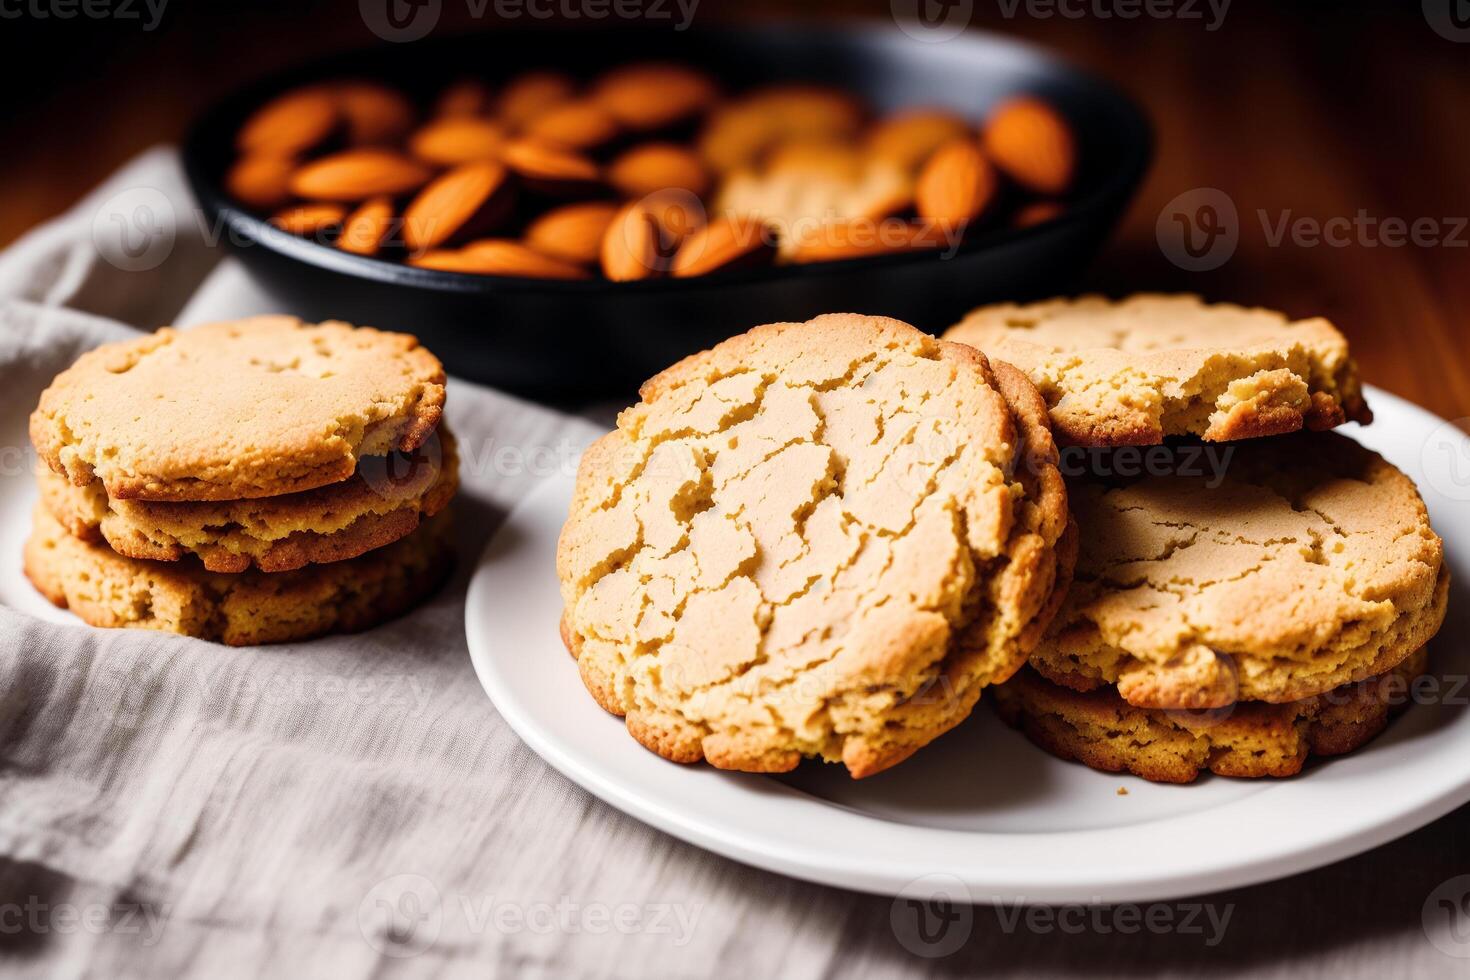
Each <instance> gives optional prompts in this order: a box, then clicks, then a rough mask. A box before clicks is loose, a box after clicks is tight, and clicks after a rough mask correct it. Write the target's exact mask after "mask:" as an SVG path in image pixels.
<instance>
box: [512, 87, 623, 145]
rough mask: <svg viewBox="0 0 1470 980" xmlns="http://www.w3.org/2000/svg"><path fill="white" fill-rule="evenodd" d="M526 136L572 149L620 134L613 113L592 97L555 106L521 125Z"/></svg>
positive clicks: (600, 143) (599, 142)
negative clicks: (592, 99)
mask: <svg viewBox="0 0 1470 980" xmlns="http://www.w3.org/2000/svg"><path fill="white" fill-rule="evenodd" d="M522 130H523V132H524V133H525V135H526V136H529V137H530V138H532V139H538V140H541V141H543V142H546V143H554V144H556V145H557V146H563V147H566V148H567V149H569V150H590V149H592V148H594V147H598V146H601V145H602V144H604V143H606V142H607V141H608V140H610V139H612V138H613V137H614V136H616V135H618V130H619V126H618V121H617V120H616V119H614V118H613V115H612V113H610V112H608V111H607V110H606V109H604V108H603V107H602V106H600V105H598V104H597V103H596V102H593V101H591V100H590V99H579V100H576V101H573V102H563V103H562V104H560V105H556V106H552V107H551V108H549V109H547V110H546V111H545V112H543V113H541V114H540V115H538V116H535V117H533V118H532V119H530V120H527V122H526V123H525V124H524V126H523V127H522Z"/></svg>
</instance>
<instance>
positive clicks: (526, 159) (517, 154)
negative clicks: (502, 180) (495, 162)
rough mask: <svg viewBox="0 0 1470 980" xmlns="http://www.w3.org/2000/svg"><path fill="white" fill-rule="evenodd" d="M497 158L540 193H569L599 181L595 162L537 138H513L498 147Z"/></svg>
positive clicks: (590, 186)
mask: <svg viewBox="0 0 1470 980" xmlns="http://www.w3.org/2000/svg"><path fill="white" fill-rule="evenodd" d="M500 159H501V160H502V161H504V163H505V165H506V166H507V167H509V168H510V169H512V170H514V171H515V172H516V174H518V175H519V176H520V177H521V178H522V180H523V181H524V182H525V184H526V186H527V187H529V188H531V189H532V190H535V191H539V192H541V193H543V194H552V195H556V196H564V197H571V196H577V195H580V194H584V193H586V192H588V191H590V190H594V189H596V188H597V187H598V185H599V178H600V175H601V173H600V171H599V170H598V168H597V164H595V163H593V162H592V161H591V160H590V159H589V158H587V157H585V156H583V155H582V154H580V153H576V152H574V151H572V150H567V149H563V148H561V147H559V146H552V145H550V144H548V143H543V142H541V141H539V140H533V139H526V138H522V139H517V140H512V141H511V142H509V143H507V144H506V145H505V149H503V150H501V151H500Z"/></svg>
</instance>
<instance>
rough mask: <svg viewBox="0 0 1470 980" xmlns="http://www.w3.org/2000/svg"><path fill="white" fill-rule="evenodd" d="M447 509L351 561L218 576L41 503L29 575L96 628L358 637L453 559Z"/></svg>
mask: <svg viewBox="0 0 1470 980" xmlns="http://www.w3.org/2000/svg"><path fill="white" fill-rule="evenodd" d="M447 517H448V515H447V514H441V515H440V516H438V517H435V518H434V519H432V520H430V521H427V522H425V523H424V524H423V526H421V527H420V528H419V529H418V530H416V531H415V532H414V533H412V534H410V535H409V536H408V537H406V538H403V539H401V540H399V541H396V542H394V543H393V544H390V545H388V546H387V547H386V548H380V549H378V550H376V551H372V552H369V553H368V554H366V555H363V556H361V557H360V558H354V559H352V560H351V561H342V562H335V563H333V564H330V565H313V566H311V567H309V568H303V569H300V570H299V571H294V572H282V573H280V574H276V575H272V574H265V573H261V572H253V571H252V572H242V573H240V574H238V575H219V574H215V573H213V572H207V571H205V570H203V569H202V568H200V567H199V566H198V564H197V563H195V562H194V561H192V560H190V561H183V562H178V563H164V562H151V561H142V560H139V559H136V558H126V557H123V556H122V555H119V554H116V553H115V552H113V551H112V550H111V549H109V548H107V547H106V546H104V545H100V544H89V543H87V542H85V541H82V540H80V539H79V538H77V537H74V536H73V535H71V534H69V533H68V532H67V531H66V529H65V528H63V527H62V526H61V525H60V524H59V523H57V521H56V519H55V518H53V517H52V516H51V514H50V512H49V511H47V510H46V509H45V508H44V507H40V506H38V507H37V508H36V511H35V515H34V524H33V527H32V530H31V537H30V539H29V540H27V542H26V546H25V573H26V576H27V577H28V578H29V579H30V580H31V582H32V583H33V584H34V585H35V586H36V588H37V589H38V590H39V591H40V592H41V594H42V595H44V596H45V597H46V598H47V599H49V600H50V601H51V602H53V603H54V604H56V605H57V606H60V607H62V608H68V609H70V610H71V611H72V612H74V613H75V614H76V615H77V616H78V617H80V618H81V619H82V621H83V622H86V623H88V624H90V625H92V626H104V627H130V628H136V629H152V630H161V631H163V632H167V633H181V634H184V635H186V636H194V637H199V638H201V639H205V640H215V641H218V642H221V643H227V644H229V645H231V646H249V645H253V644H257V643H284V642H288V641H291V640H303V639H308V638H310V637H314V636H320V635H322V634H324V633H350V632H355V631H358V630H363V629H367V628H369V627H371V626H376V625H377V624H379V623H382V622H384V621H385V620H388V619H392V618H393V617H395V616H398V615H400V614H402V613H404V612H406V611H407V610H409V609H410V608H412V607H413V606H414V605H416V604H417V603H418V602H419V601H420V600H422V599H423V598H424V597H426V596H427V595H429V594H430V593H431V592H433V591H434V590H435V589H436V588H438V587H439V585H440V584H441V583H442V582H443V581H444V579H445V577H446V576H447V574H448V572H449V568H450V565H451V552H450V548H449V544H448V536H447V531H448V524H447V522H446V519H447Z"/></svg>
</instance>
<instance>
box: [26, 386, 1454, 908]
mask: <svg viewBox="0 0 1470 980" xmlns="http://www.w3.org/2000/svg"><path fill="white" fill-rule="evenodd" d="M1370 398H1371V400H1372V404H1373V407H1374V409H1375V411H1376V412H1377V414H1378V421H1377V422H1376V423H1375V424H1374V425H1373V426H1371V427H1369V428H1366V429H1362V430H1361V431H1358V430H1357V429H1356V427H1352V429H1353V432H1352V434H1353V435H1354V436H1356V437H1358V438H1360V439H1361V440H1362V441H1363V442H1364V443H1366V444H1368V445H1370V446H1372V447H1373V448H1375V449H1377V450H1379V451H1380V452H1382V453H1384V454H1385V455H1386V456H1387V457H1388V458H1389V459H1391V460H1392V461H1393V462H1394V463H1395V464H1397V465H1398V466H1399V467H1401V468H1402V469H1404V470H1405V471H1406V472H1408V473H1409V474H1410V475H1411V476H1412V477H1413V478H1414V479H1415V480H1416V481H1417V482H1419V484H1420V486H1421V489H1422V491H1423V493H1424V496H1425V498H1426V500H1427V502H1428V503H1429V506H1430V510H1431V512H1432V516H1433V520H1434V524H1435V527H1436V528H1437V529H1438V530H1439V532H1440V534H1441V535H1443V536H1444V538H1445V540H1446V542H1447V545H1448V547H1447V551H1448V555H1449V560H1450V561H1451V563H1452V565H1453V572H1454V575H1455V577H1456V580H1457V581H1458V582H1467V581H1470V568H1467V567H1466V565H1467V561H1470V508H1467V507H1466V506H1465V501H1467V500H1470V440H1467V439H1466V438H1465V437H1464V436H1463V435H1462V434H1460V433H1459V431H1458V430H1456V429H1454V428H1453V427H1449V426H1447V425H1445V424H1444V423H1442V422H1441V421H1440V420H1439V419H1437V418H1435V417H1434V416H1432V415H1430V414H1428V413H1426V412H1424V411H1423V410H1421V409H1418V408H1416V407H1414V406H1413V405H1410V404H1409V403H1407V402H1405V401H1403V400H1401V399H1398V398H1395V397H1393V396H1391V395H1388V394H1386V393H1384V392H1378V391H1375V392H1370ZM1457 467H1458V469H1457ZM31 486H32V481H31V480H30V479H29V478H19V479H11V478H6V479H4V480H3V481H0V554H5V555H8V556H11V558H10V560H7V561H5V562H4V563H0V567H3V569H4V571H3V574H0V601H4V602H5V603H7V604H9V605H12V606H17V607H20V608H22V609H25V610H27V611H31V612H35V613H37V614H39V615H42V616H45V617H47V618H48V619H57V620H61V621H68V620H69V617H67V616H66V614H64V613H60V612H58V611H56V610H54V609H52V608H51V606H50V605H49V604H48V603H46V602H45V601H44V600H42V599H40V597H39V596H37V595H36V594H35V593H34V592H33V591H32V590H31V589H30V587H29V585H28V584H27V583H26V582H25V580H24V578H23V577H22V576H20V575H19V572H18V568H17V566H18V564H19V563H18V562H17V561H15V560H14V556H15V555H17V554H18V551H19V547H20V543H21V540H22V538H23V537H24V533H25V528H26V526H27V524H28V509H29V504H30V500H31V499H33V498H32V491H31V490H30V487H31ZM570 493H571V479H570V477H560V478H556V479H552V480H549V481H548V482H546V483H544V484H542V485H541V486H540V487H539V488H538V489H537V490H536V492H534V493H533V494H532V495H530V496H529V497H528V498H527V499H525V500H524V501H523V502H522V503H521V505H520V506H518V507H517V508H516V509H515V510H514V512H513V513H512V514H511V515H510V516H509V518H508V519H507V521H506V523H505V525H504V526H503V527H502V528H501V529H500V531H499V532H498V533H497V534H496V536H495V537H494V539H493V540H492V541H491V542H490V544H489V546H488V548H487V549H486V552H485V554H484V556H483V558H482V559H481V562H480V565H479V568H478V570H477V571H476V573H475V575H474V578H473V580H472V582H471V584H470V587H469V594H468V601H467V622H466V631H467V636H468V641H469V648H470V652H471V656H472V658H473V661H474V665H475V669H476V671H477V672H478V674H479V677H480V680H481V682H482V683H483V684H484V686H485V689H486V691H487V692H489V694H490V697H491V698H492V699H493V700H494V702H495V705H496V707H497V708H498V709H499V711H500V713H501V714H502V715H503V716H504V717H505V719H506V720H507V721H508V722H509V723H510V724H511V725H512V726H513V727H514V729H515V730H516V731H517V732H518V733H519V735H520V736H521V737H522V738H523V739H524V740H525V741H526V742H527V743H528V744H529V745H530V746H531V747H532V748H533V749H534V750H535V751H536V752H538V753H539V754H540V755H541V756H542V757H543V758H545V759H546V760H547V761H548V762H549V763H551V764H552V765H553V766H555V767H556V768H557V769H559V770H560V771H561V772H563V773H564V774H566V775H567V776H568V777H570V778H571V779H573V780H575V781H576V782H578V783H580V784H581V785H582V786H584V787H586V788H587V789H588V790H590V791H591V792H592V793H594V794H596V795H597V796H599V797H601V798H602V799H604V800H606V801H607V802H609V803H610V804H612V805H613V806H616V807H618V808H619V809H621V810H624V811H626V812H628V813H630V814H632V815H633V816H635V817H638V818H639V819H641V820H643V821H645V822H647V823H649V824H652V825H653V826H655V827H658V828H660V829H662V830H665V831H667V832H668V833H671V834H673V835H675V836H677V837H680V838H683V839H685V840H687V841H690V842H692V843H694V844H697V845H699V846H702V847H705V848H708V849H710V850H712V851H715V852H717V853H719V854H723V855H726V856H728V857H731V858H734V859H736V860H739V861H744V862H746V863H749V864H752V865H757V866H760V867H763V868H767V869H770V870H774V871H778V872H782V873H785V874H790V875H794V876H797V877H800V878H806V879H810V880H814V881H819V882H824V883H828V884H832V885H839V886H845V887H851V888H857V889H862V890H865V891H872V892H880V893H889V894H896V893H898V892H900V891H902V892H904V893H905V894H909V895H917V894H920V893H929V894H943V895H945V896H946V897H951V898H952V897H954V896H955V893H956V890H961V894H963V895H964V896H965V897H968V898H969V899H971V900H973V901H976V902H1014V901H1046V902H1062V901H1084V902H1096V901H1140V900H1153V899H1162V898H1168V897H1174V896H1178V895H1183V894H1191V893H1200V892H1206V891H1212V890H1217V889H1221V888H1226V887H1232V886H1237V885H1243V884H1247V883H1251V882H1257V881H1262V880H1266V879H1270V878H1276V877H1280V876H1283V875H1287V874H1291V873H1294V872H1297V871H1301V870H1303V869H1306V868H1310V867H1314V866H1317V865H1321V864H1324V863H1326V862H1329V861H1332V860H1334V859H1337V858H1341V857H1344V856H1347V855H1350V854H1354V853H1357V852H1359V851H1362V850H1364V849H1367V848H1370V847H1373V846H1375V845H1377V844H1380V843H1382V842H1384V841H1387V840H1389V839H1391V838H1393V837H1395V836H1398V835H1400V834H1403V833H1407V832H1408V831H1410V830H1413V829H1415V828H1416V827H1419V826H1421V825H1422V824H1424V823H1426V822H1428V821H1430V820H1432V819H1434V818H1435V817H1437V816H1439V815H1440V814H1443V813H1445V812H1447V811H1448V810H1450V809H1452V808H1453V807H1455V806H1457V805H1459V804H1461V803H1463V802H1465V801H1466V800H1470V766H1467V765H1466V762H1465V760H1466V759H1467V758H1470V711H1466V710H1465V708H1464V707H1463V706H1462V704H1451V703H1444V699H1441V701H1440V703H1433V704H1420V705H1415V706H1414V707H1412V708H1411V709H1410V710H1409V711H1408V713H1407V714H1405V715H1404V716H1403V717H1402V718H1400V719H1399V720H1398V721H1397V722H1395V723H1394V725H1393V726H1392V727H1391V728H1390V730H1389V731H1388V732H1387V733H1385V735H1384V736H1383V737H1381V738H1379V739H1378V740H1376V741H1375V742H1373V743H1371V744H1370V745H1369V746H1367V747H1366V748H1365V749H1363V750H1361V751H1359V752H1357V753H1354V754H1352V755H1349V756H1346V757H1343V758H1341V759H1336V760H1330V761H1327V762H1323V763H1320V764H1316V765H1313V766H1311V768H1310V769H1309V770H1308V771H1307V772H1305V773H1303V774H1302V775H1301V776H1299V777H1297V778H1294V779H1290V780H1283V781H1264V780H1262V781H1243V780H1228V779H1221V778H1213V777H1208V776H1206V777H1203V778H1201V780H1200V781H1199V782H1197V783H1195V784H1193V785H1190V786H1159V785H1153V784H1150V783H1146V782H1144V781H1143V780H1139V779H1134V778H1131V777H1127V776H1114V775H1107V774H1102V773H1097V772H1093V771H1091V770H1089V769H1087V768H1085V767H1083V766H1080V765H1076V764H1071V763H1066V762H1062V761H1059V760H1057V759H1054V758H1052V757H1051V756H1049V755H1047V754H1045V753H1043V752H1041V751H1040V750H1038V749H1036V748H1034V747H1032V746H1031V745H1030V744H1029V743H1028V742H1026V741H1025V739H1023V738H1022V737H1021V736H1019V735H1018V734H1016V733H1014V732H1012V731H1010V730H1009V729H1007V728H1005V726H1003V725H1001V724H1000V723H998V722H997V721H996V720H995V718H994V717H993V715H992V714H991V713H990V711H989V710H988V709H987V708H985V707H984V705H982V706H981V708H980V709H978V710H977V711H976V712H975V715H974V716H973V717H972V718H971V719H970V720H969V721H968V722H967V723H966V724H964V725H962V726H961V727H960V728H958V729H957V730H955V731H954V732H951V733H950V734H948V735H947V736H945V737H944V738H942V739H940V740H939V741H938V742H936V743H935V744H934V745H931V746H929V747H928V748H926V749H924V750H923V751H921V752H920V753H919V754H918V755H916V756H915V757H914V758H913V759H911V760H909V761H908V762H905V763H904V764H902V765H900V766H898V767H896V768H895V769H893V770H890V771H888V772H886V773H883V774H880V775H878V776H876V777H873V778H871V779H867V780H863V781H852V780H850V779H849V778H848V777H847V776H846V774H845V770H843V769H841V768H840V767H838V766H823V765H821V764H819V763H807V764H805V765H803V766H802V767H800V768H799V769H798V771H797V772H795V773H793V774H791V775H789V776H784V777H779V778H777V777H767V776H754V775H745V774H738V773H724V772H719V771H717V770H714V769H712V768H709V767H707V766H679V765H675V764H672V763H669V762H666V761H664V760H662V759H660V758H658V757H657V756H655V755H653V754H652V753H650V752H648V751H646V750H644V749H643V748H641V747H640V746H639V745H638V744H637V743H635V742H634V741H633V740H632V739H631V738H629V737H628V736H627V735H626V734H625V732H624V731H623V726H622V722H621V721H620V720H619V719H616V718H614V717H612V716H610V715H608V714H606V713H604V712H603V711H602V710H601V709H600V708H598V707H597V706H596V705H595V704H594V703H593V701H592V699H591V698H590V697H588V696H587V694H586V692H585V691H584V689H583V687H582V684H581V682H580V680H579V679H578V676H577V671H576V668H575V665H574V663H573V661H572V659H571V658H570V657H569V656H568V655H567V653H566V651H565V650H564V649H563V648H562V645H561V641H560V639H559V638H558V634H557V620H558V616H559V614H560V611H561V600H560V597H559V595H558V590H557V582H556V575H555V570H554V555H555V545H556V537H557V534H558V531H559V530H560V527H561V524H562V521H563V519H564V517H565V514H566V509H567V504H568V500H569V498H570ZM1461 591H1463V590H1462V589H1460V588H1458V587H1456V589H1455V593H1456V594H1455V595H1454V596H1452V600H1451V613H1450V618H1449V622H1448V623H1447V625H1446V627H1445V629H1444V631H1443V632H1442V633H1441V634H1440V637H1439V638H1438V640H1437V641H1436V642H1435V644H1434V649H1433V659H1432V661H1431V662H1432V664H1433V665H1434V668H1435V671H1436V672H1437V673H1439V674H1441V675H1459V676H1461V677H1463V676H1464V675H1465V674H1466V673H1467V672H1470V645H1467V643H1466V642H1465V640H1466V639H1467V637H1470V630H1467V621H1466V618H1465V611H1466V610H1467V608H1470V607H1467V605H1466V603H1464V602H1460V601H1458V599H1459V595H1458V593H1459V592H1461ZM1443 690H1444V691H1449V690H1451V687H1450V686H1448V685H1447V686H1446V687H1444V688H1443ZM1455 693H1456V694H1457V695H1458V697H1457V698H1456V699H1455V700H1458V701H1460V702H1463V700H1464V698H1465V696H1466V694H1467V693H1470V692H1467V691H1465V690H1456V691H1455ZM1121 786H1126V787H1127V789H1128V794H1127V795H1126V796H1120V795H1118V794H1117V790H1118V788H1119V787H1121Z"/></svg>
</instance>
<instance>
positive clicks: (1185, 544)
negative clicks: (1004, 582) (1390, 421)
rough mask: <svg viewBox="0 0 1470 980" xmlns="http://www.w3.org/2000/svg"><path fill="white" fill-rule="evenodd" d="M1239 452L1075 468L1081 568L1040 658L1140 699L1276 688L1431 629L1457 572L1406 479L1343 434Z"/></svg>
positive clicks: (1364, 671)
mask: <svg viewBox="0 0 1470 980" xmlns="http://www.w3.org/2000/svg"><path fill="white" fill-rule="evenodd" d="M1156 452H1163V450H1157V451H1156ZM1180 452H1181V453H1182V452H1184V450H1180ZM1227 452H1228V455H1227V456H1226V457H1225V467H1224V470H1223V475H1222V476H1208V477H1207V476H1196V475H1178V473H1175V474H1173V475H1165V474H1156V475H1150V476H1145V477H1142V478H1140V479H1134V480H1132V481H1131V482H1129V481H1126V480H1124V481H1120V482H1114V483H1104V482H1100V481H1097V480H1074V481H1072V483H1071V494H1070V498H1071V501H1072V508H1073V512H1074V514H1075V515H1076V518H1077V522H1078V524H1079V525H1080V526H1081V528H1082V542H1081V549H1080V554H1079V557H1078V561H1077V571H1076V578H1075V580H1074V582H1073V585H1072V588H1071V590H1070V592H1069V594H1068V596H1067V598H1066V601H1065V602H1064V603H1063V607H1062V610H1061V611H1060V612H1059V613H1058V615H1057V617H1056V620H1055V621H1054V622H1053V624H1052V628H1051V630H1050V631H1049V632H1048V634H1047V635H1046V636H1045V637H1044V638H1043V640H1042V642H1041V643H1040V644H1039V645H1038V646H1037V648H1036V650H1035V651H1034V652H1033V654H1032V656H1031V664H1032V666H1034V667H1035V668H1036V669H1037V670H1038V671H1039V672H1040V673H1042V674H1043V675H1045V676H1046V677H1048V678H1049V679H1051V680H1052V681H1055V682H1057V683H1060V684H1063V685H1064V686H1067V687H1071V688H1073V689H1075V690H1090V689H1092V688H1095V687H1098V686H1101V685H1103V684H1116V685H1117V688H1118V694H1119V695H1120V696H1121V697H1122V698H1123V700H1124V701H1126V702H1128V703H1129V704H1132V705H1135V706H1138V707H1150V708H1205V707H1221V706H1223V705H1228V704H1230V703H1232V702H1234V701H1237V700H1244V701H1270V702H1277V703H1279V702H1286V701H1296V700H1299V699H1301V698H1306V697H1311V696H1312V695H1315V694H1321V693H1323V692H1326V691H1329V690H1331V689H1332V688H1334V687H1337V686H1338V685H1340V684H1344V683H1349V682H1352V681H1357V680H1362V679H1364V678H1367V677H1371V676H1374V675H1376V674H1381V673H1384V672H1385V671H1388V670H1391V669H1392V668H1393V667H1394V666H1395V665H1396V664H1397V663H1399V662H1400V661H1401V660H1403V659H1404V658H1405V657H1407V656H1408V655H1409V654H1411V653H1412V652H1413V651H1415V650H1417V649H1418V648H1419V647H1421V646H1423V645H1424V644H1425V643H1426V642H1427V641H1428V640H1429V638H1430V637H1432V636H1433V635H1434V634H1435V632H1436V631H1437V630H1438V629H1439V626H1440V624H1441V622H1443V620H1444V614H1445V603H1446V598H1447V596H1448V591H1449V581H1448V570H1447V568H1446V567H1445V565H1444V562H1443V551H1444V549H1443V545H1442V543H1441V542H1440V539H1439V537H1438V536H1437V535H1435V533H1434V531H1433V530H1432V529H1431V528H1430V526H1429V516H1428V513H1427V512H1426V510H1425V508H1424V503H1423V501H1422V500H1420V498H1419V493H1418V491H1417V490H1416V489H1415V488H1414V484H1413V482H1412V481H1410V480H1409V478H1408V477H1406V476H1405V475H1404V474H1403V473H1400V472H1399V471H1398V470H1397V469H1395V468H1394V467H1393V466H1392V465H1390V464H1389V463H1388V462H1386V461H1385V460H1384V459H1383V458H1382V457H1380V456H1379V455H1378V454H1377V453H1374V452H1371V451H1369V450H1367V449H1364V448H1363V447H1361V446H1359V445H1358V444H1357V443H1355V442H1353V441H1352V440H1351V439H1348V438H1347V437H1345V436H1340V435H1337V434H1335V433H1323V434H1319V435H1310V434H1306V433H1302V434H1298V435H1294V436H1283V437H1281V438H1277V439H1264V440H1259V441H1253V442H1248V443H1242V444H1239V445H1236V446H1232V447H1229V449H1228V451H1227ZM1184 459H1185V457H1184V456H1183V455H1180V456H1178V457H1175V460H1176V463H1177V464H1178V468H1179V470H1180V471H1184V469H1185V464H1184Z"/></svg>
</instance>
